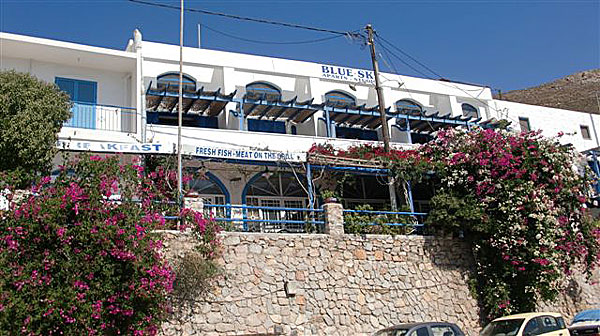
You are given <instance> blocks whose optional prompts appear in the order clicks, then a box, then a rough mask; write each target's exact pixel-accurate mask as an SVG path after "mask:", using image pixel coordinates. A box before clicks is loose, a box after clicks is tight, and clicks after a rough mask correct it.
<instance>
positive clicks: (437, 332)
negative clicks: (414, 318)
mask: <svg viewBox="0 0 600 336" xmlns="http://www.w3.org/2000/svg"><path fill="white" fill-rule="evenodd" d="M373 336H465V333H464V332H463V331H462V330H460V328H459V327H458V326H457V325H456V324H454V323H446V322H424V323H404V324H398V325H395V326H391V327H389V328H385V329H381V330H379V331H377V332H376V333H375V334H374V335H373Z"/></svg>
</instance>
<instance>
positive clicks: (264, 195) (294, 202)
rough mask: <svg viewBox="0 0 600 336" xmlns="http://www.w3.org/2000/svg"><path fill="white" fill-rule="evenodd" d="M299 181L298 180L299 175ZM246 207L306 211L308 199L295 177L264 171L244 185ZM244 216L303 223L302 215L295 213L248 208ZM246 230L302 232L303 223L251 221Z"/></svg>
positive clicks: (293, 211) (254, 218)
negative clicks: (301, 209) (245, 186)
mask: <svg viewBox="0 0 600 336" xmlns="http://www.w3.org/2000/svg"><path fill="white" fill-rule="evenodd" d="M299 178H302V177H300V176H299ZM246 190H247V196H246V198H245V201H246V204H247V205H250V206H257V207H275V208H306V206H307V204H308V199H307V197H306V193H305V192H304V189H302V187H301V186H300V184H299V182H298V180H297V179H296V176H295V175H294V174H293V173H288V172H282V173H281V172H275V173H273V172H270V171H268V170H265V171H264V172H263V173H261V174H260V175H258V178H253V179H252V181H251V182H249V184H248V186H247V189H246ZM247 216H248V218H249V219H253V220H291V221H303V220H304V219H305V218H304V216H305V213H304V212H302V211H295V210H289V209H288V210H280V209H277V210H275V209H248V211H247ZM249 230H250V231H260V232H303V231H304V223H285V224H284V223H273V222H261V221H253V222H251V223H250V224H249Z"/></svg>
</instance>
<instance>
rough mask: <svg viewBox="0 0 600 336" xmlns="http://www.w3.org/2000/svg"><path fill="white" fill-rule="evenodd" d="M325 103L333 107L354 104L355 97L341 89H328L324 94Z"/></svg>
mask: <svg viewBox="0 0 600 336" xmlns="http://www.w3.org/2000/svg"><path fill="white" fill-rule="evenodd" d="M325 103H326V104H327V105H330V106H334V107H348V106H353V105H356V99H354V97H352V96H351V95H349V94H347V93H345V92H342V91H330V92H327V93H326V94H325Z"/></svg>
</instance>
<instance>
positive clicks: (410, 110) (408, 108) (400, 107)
mask: <svg viewBox="0 0 600 336" xmlns="http://www.w3.org/2000/svg"><path fill="white" fill-rule="evenodd" d="M396 111H398V113H401V114H421V113H422V112H423V108H422V107H421V105H419V104H417V103H415V102H413V101H412V100H408V99H401V100H398V101H397V102H396Z"/></svg>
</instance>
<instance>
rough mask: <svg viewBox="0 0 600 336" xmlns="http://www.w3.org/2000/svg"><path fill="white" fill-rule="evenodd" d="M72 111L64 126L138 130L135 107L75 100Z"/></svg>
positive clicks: (132, 131)
mask: <svg viewBox="0 0 600 336" xmlns="http://www.w3.org/2000/svg"><path fill="white" fill-rule="evenodd" d="M71 113H72V116H71V119H69V120H67V121H66V122H65V123H64V124H63V126H66V127H75V128H87V129H97V130H105V131H117V132H125V133H135V132H136V130H137V117H136V110H135V108H133V107H123V106H116V105H98V104H90V103H81V102H74V103H73V107H72V108H71Z"/></svg>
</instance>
